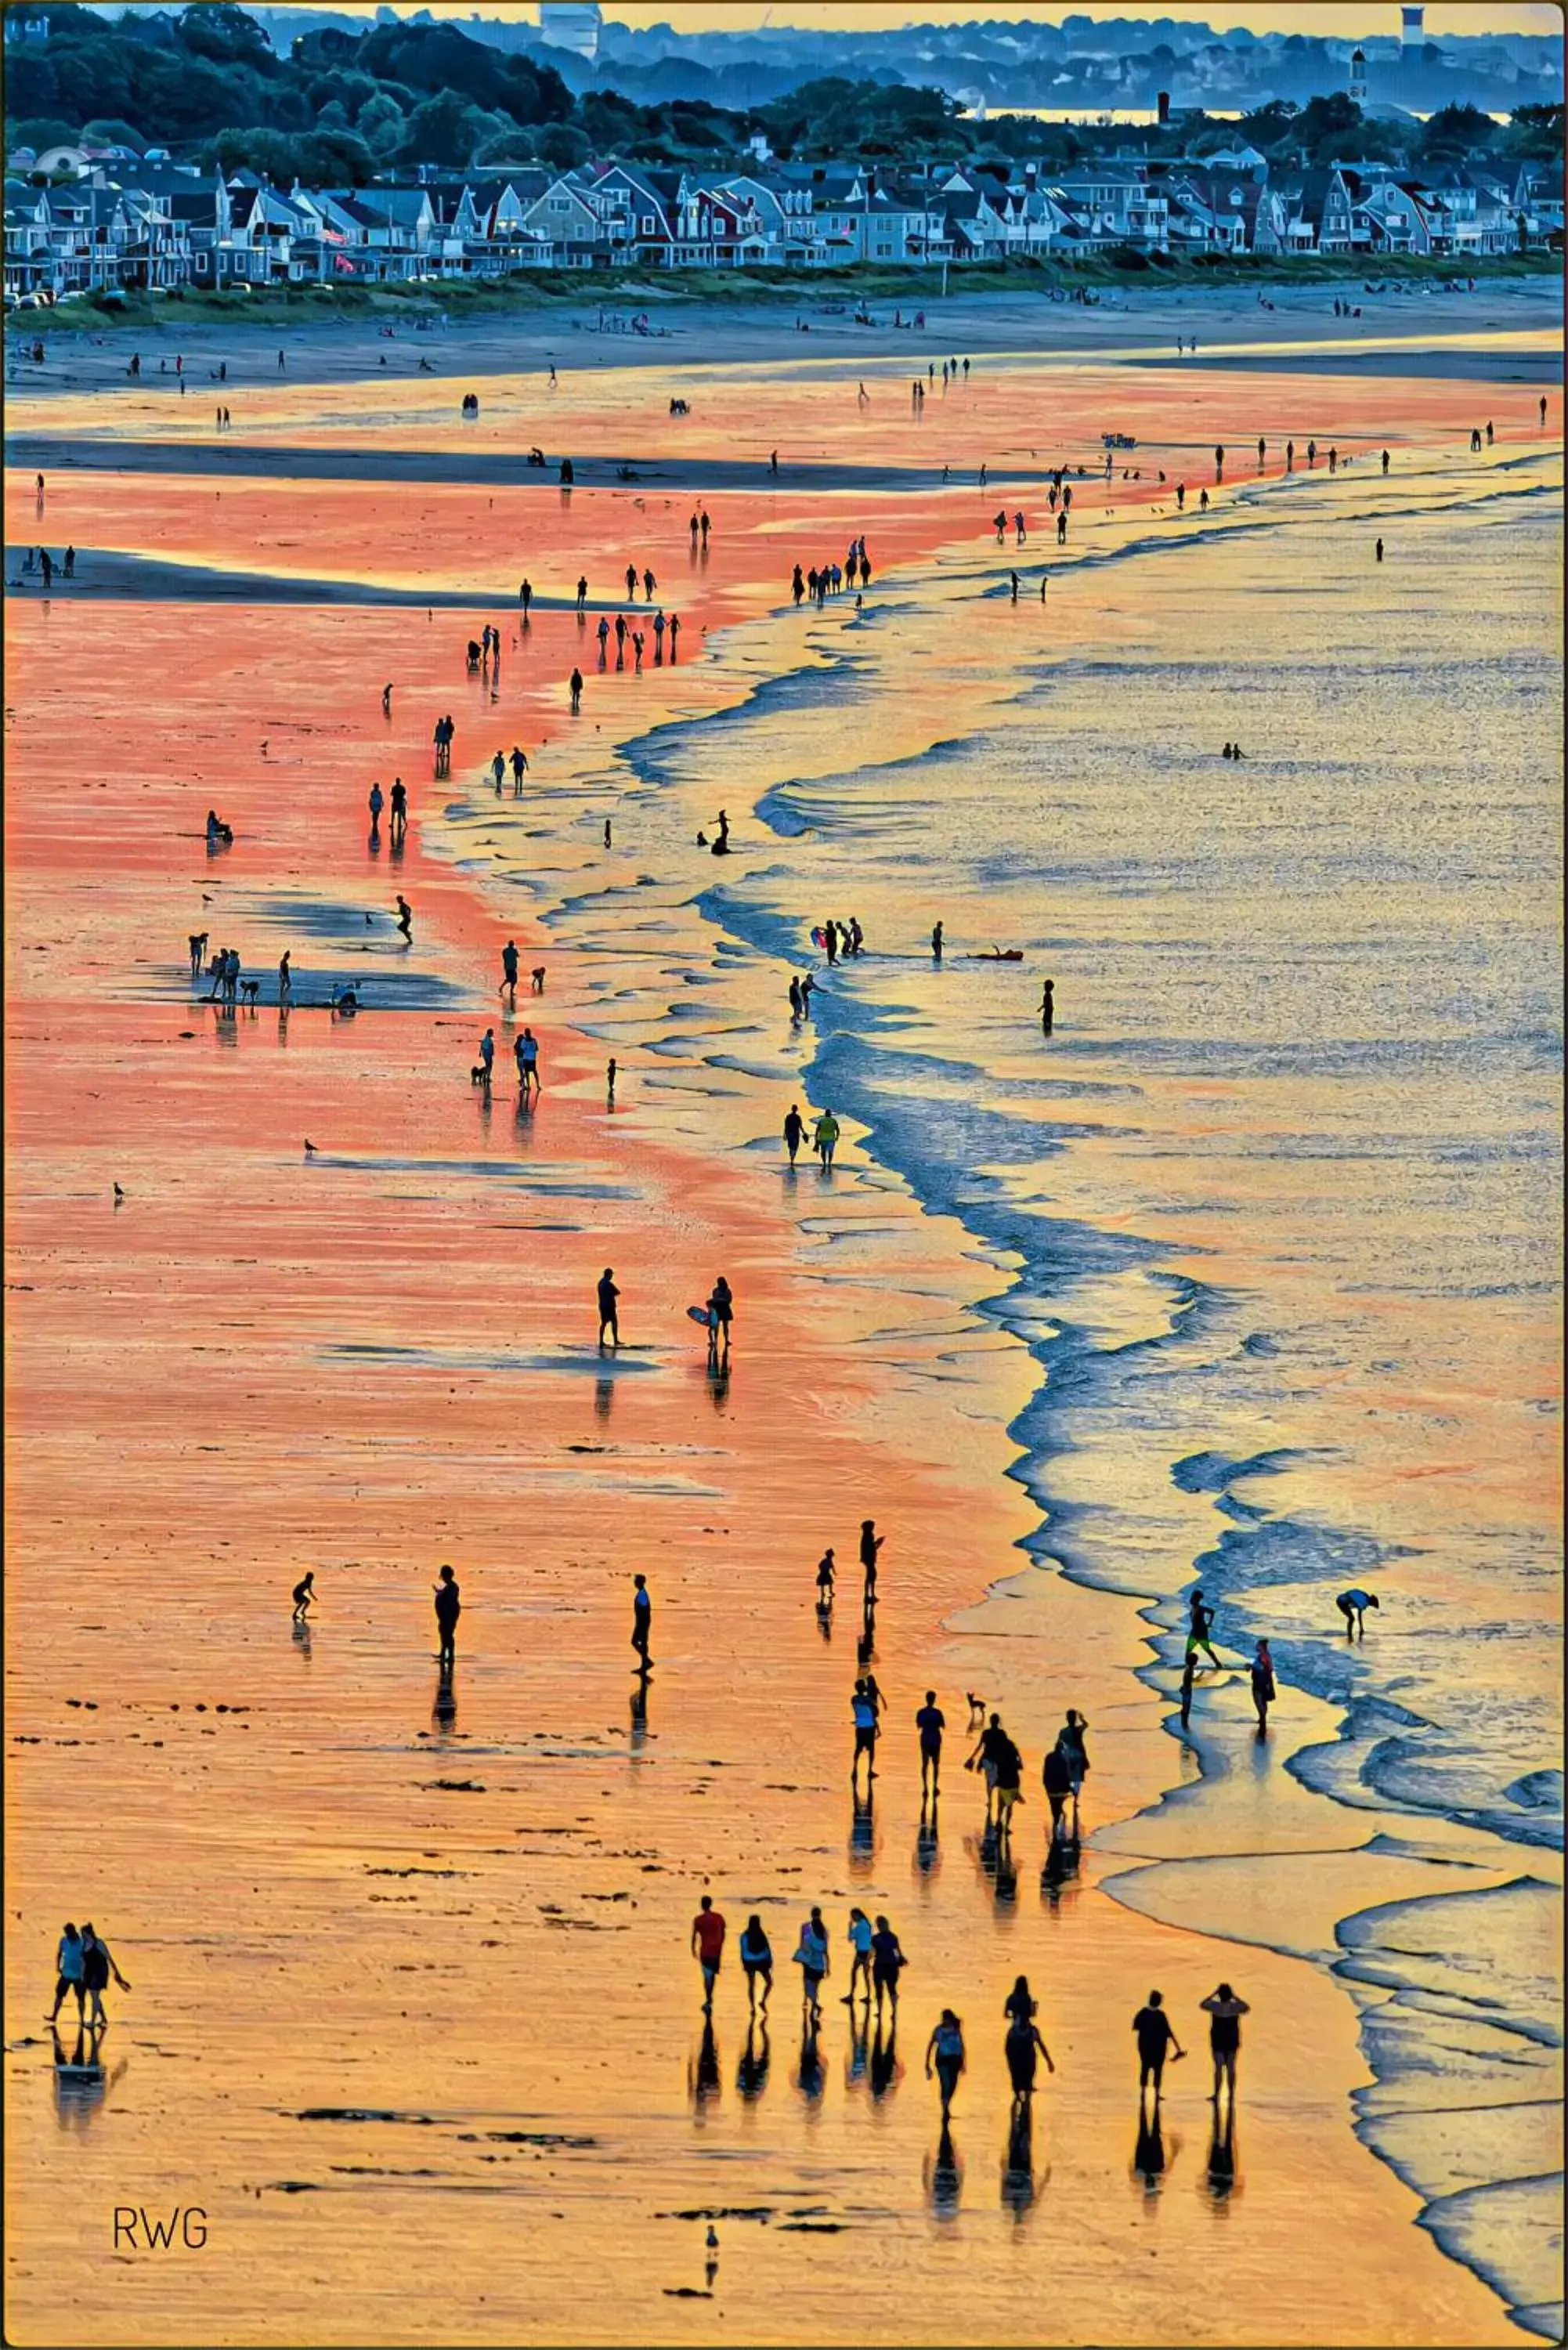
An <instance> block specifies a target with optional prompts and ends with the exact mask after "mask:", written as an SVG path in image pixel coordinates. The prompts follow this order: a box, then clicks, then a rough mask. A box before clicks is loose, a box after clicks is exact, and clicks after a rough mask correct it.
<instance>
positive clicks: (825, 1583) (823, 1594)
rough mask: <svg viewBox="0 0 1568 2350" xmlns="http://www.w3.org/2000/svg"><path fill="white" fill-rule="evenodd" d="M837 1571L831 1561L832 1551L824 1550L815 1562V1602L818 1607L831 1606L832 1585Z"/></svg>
mask: <svg viewBox="0 0 1568 2350" xmlns="http://www.w3.org/2000/svg"><path fill="white" fill-rule="evenodd" d="M837 1573H838V1570H837V1568H836V1566H835V1565H834V1563H833V1553H832V1551H831V1550H825V1551H824V1552H823V1554H822V1556H821V1557H820V1558H819V1559H818V1560H817V1562H816V1604H817V1606H818V1607H832V1605H833V1586H834V1583H835V1582H836V1578H837Z"/></svg>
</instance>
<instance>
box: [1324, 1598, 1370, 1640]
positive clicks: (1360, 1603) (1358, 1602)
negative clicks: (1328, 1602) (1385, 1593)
mask: <svg viewBox="0 0 1568 2350" xmlns="http://www.w3.org/2000/svg"><path fill="white" fill-rule="evenodd" d="M1376 1605H1377V1595H1376V1592H1373V1591H1362V1590H1359V1589H1357V1590H1355V1591H1342V1592H1341V1593H1340V1595H1339V1597H1338V1598H1337V1599H1336V1600H1335V1601H1334V1606H1335V1607H1337V1608H1338V1610H1339V1612H1340V1614H1341V1615H1342V1616H1343V1617H1344V1618H1345V1638H1346V1639H1347V1640H1354V1639H1355V1638H1361V1639H1365V1638H1366V1620H1365V1619H1366V1611H1367V1609H1368V1608H1369V1607H1376Z"/></svg>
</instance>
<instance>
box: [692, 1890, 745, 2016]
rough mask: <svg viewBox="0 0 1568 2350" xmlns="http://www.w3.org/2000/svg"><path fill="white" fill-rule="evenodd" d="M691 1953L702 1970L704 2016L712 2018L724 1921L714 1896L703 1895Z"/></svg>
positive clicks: (693, 1919)
mask: <svg viewBox="0 0 1568 2350" xmlns="http://www.w3.org/2000/svg"><path fill="white" fill-rule="evenodd" d="M691 1949H692V1953H693V1955H694V1956H695V1958H696V1960H697V1962H698V1964H699V1965H700V1966H701V1970H702V2012H703V2014H704V2015H711V2014H712V2012H713V1986H714V1984H715V1983H716V1982H717V1981H718V1980H719V1962H720V1960H722V1957H723V1955H724V1920H723V1918H722V1917H721V1915H720V1913H719V1911H718V1910H717V1909H715V1908H714V1907H713V1901H712V1897H711V1894H707V1893H704V1895H703V1896H702V1898H701V1901H700V1902H699V1904H698V1906H697V1915H696V1916H695V1918H692V1920H691ZM753 2003H754V2002H753Z"/></svg>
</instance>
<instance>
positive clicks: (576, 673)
mask: <svg viewBox="0 0 1568 2350" xmlns="http://www.w3.org/2000/svg"><path fill="white" fill-rule="evenodd" d="M599 625H600V627H601V628H602V627H603V625H604V624H603V622H602V621H601V622H600V624H599ZM604 657H605V654H604V640H603V639H602V638H601V639H600V640H599V660H600V661H601V662H602V661H603V660H604ZM567 684H568V685H569V687H570V689H571V695H572V716H573V717H574V718H577V717H580V716H581V714H582V708H583V672H582V671H581V670H580V669H574V670H573V671H572V674H571V676H570V678H569V679H568V680H567Z"/></svg>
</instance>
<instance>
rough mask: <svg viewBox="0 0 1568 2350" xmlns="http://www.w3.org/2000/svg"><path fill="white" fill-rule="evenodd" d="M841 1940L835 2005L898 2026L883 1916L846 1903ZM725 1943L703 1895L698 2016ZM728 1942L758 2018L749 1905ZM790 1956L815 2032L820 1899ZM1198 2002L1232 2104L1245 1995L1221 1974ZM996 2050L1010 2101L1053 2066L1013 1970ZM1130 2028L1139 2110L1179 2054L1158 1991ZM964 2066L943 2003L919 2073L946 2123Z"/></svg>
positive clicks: (894, 1960) (769, 1945)
mask: <svg viewBox="0 0 1568 2350" xmlns="http://www.w3.org/2000/svg"><path fill="white" fill-rule="evenodd" d="M843 1939H844V1943H845V1945H846V1948H847V1950H848V1955H849V1988H848V1990H847V1991H845V1992H843V1993H842V1994H841V1998H840V2003H841V2005H843V2006H845V2007H847V2008H848V2009H850V2010H851V2012H852V2017H853V2013H854V2011H856V2010H857V2008H858V2007H859V2006H860V2005H861V2003H862V2002H864V2005H865V2007H866V2009H867V2012H869V2011H870V2009H871V2008H872V2006H873V2004H874V2005H875V2009H876V2014H877V2025H878V2029H880V2025H881V2022H882V2017H883V2013H884V2010H886V2011H887V2012H888V2016H889V2019H890V2020H891V2022H892V2023H893V2025H894V2027H895V2028H896V2026H897V2018H898V1986H899V1981H900V1978H901V1977H902V1975H903V1973H904V1970H905V1969H906V1968H907V1967H908V1966H909V1956H908V1954H907V1952H906V1951H905V1950H904V1948H903V1945H902V1944H901V1942H900V1941H899V1939H898V1933H897V1931H896V1929H895V1928H894V1927H893V1925H892V1922H891V1920H890V1919H889V1918H888V1916H887V1915H886V1913H885V1912H882V1911H878V1912H877V1915H876V1917H875V1918H871V1917H868V1916H867V1913H866V1911H865V1910H864V1909H862V1908H859V1907H858V1905H856V1906H854V1907H852V1908H851V1909H850V1911H849V1915H848V1918H847V1921H846V1927H845V1931H844V1937H843ZM728 1942H729V1926H728V1923H727V1921H726V1919H725V1918H724V1914H723V1912H722V1910H721V1909H717V1908H715V1907H714V1905H713V1897H712V1895H711V1893H704V1894H703V1895H702V1896H701V1898H700V1900H699V1903H698V1908H697V1914H696V1916H695V1917H694V1918H692V1920H691V1955H692V1956H693V1958H694V1959H695V1960H696V1961H697V1965H698V1969H699V1971H700V1973H701V1983H702V2012H703V2014H704V2015H705V2016H711V2014H712V2012H713V2001H714V1996H715V1994H716V1992H717V1991H718V1987H719V1979H720V1975H721V1973H722V1969H723V1962H724V1952H725V1950H726V1948H727V1946H728ZM735 1950H736V1955H737V1956H738V1958H739V1960H740V1964H741V1975H742V1981H743V1982H744V1984H745V1987H746V2001H747V2012H748V2014H749V2015H750V2016H751V2017H752V2018H753V2019H756V2018H759V2017H762V2018H765V2017H766V2015H767V2012H768V2002H769V2001H770V2000H771V1998H772V1996H773V1989H774V1948H773V1942H772V1940H771V1939H770V1937H769V1934H768V1930H767V1928H766V1927H765V1926H764V1925H763V1920H762V1917H761V1914H760V1913H759V1912H758V1911H757V1910H754V1909H753V1911H752V1913H751V1915H750V1917H749V1918H747V1920H746V1922H745V1925H744V1926H743V1927H742V1929H741V1931H740V1933H739V1934H738V1935H737V1937H736V1938H735ZM791 1963H792V1965H794V1966H797V1967H798V1968H799V1969H800V1981H801V2016H802V2022H803V2026H804V2028H805V2032H806V2033H807V2034H808V2035H811V2036H815V2033H816V2032H817V2031H819V2030H820V2029H821V2026H822V2023H823V2021H824V2018H823V2007H822V1992H823V1985H824V1984H825V1983H826V1981H827V1979H828V1977H829V1975H830V1974H831V1972H832V1970H833V1958H832V1938H831V1934H830V1930H829V1928H828V1925H827V1922H826V1918H824V1916H823V1913H822V1909H821V1907H820V1905H815V1904H814V1905H813V1907H812V1909H811V1911H810V1914H809V1915H808V1916H807V1917H806V1918H805V1920H804V1921H803V1923H802V1925H801V1928H800V1931H799V1933H798V1935H797V1937H796V1939H795V1947H794V1951H793V1952H792V1954H791ZM1199 2012H1202V2013H1205V2014H1207V2015H1208V2017H1209V2045H1210V2055H1211V2057H1212V2059H1213V2064H1214V2087H1213V2092H1212V2095H1211V2096H1210V2104H1212V2105H1215V2106H1218V2105H1219V2104H1220V2102H1221V2098H1222V2096H1223V2097H1224V2098H1226V2099H1229V2100H1230V2101H1232V2102H1233V2101H1234V2097H1235V2092H1236V2064H1237V2059H1238V2057H1239V2055H1240V2053H1241V2018H1242V2016H1244V2015H1246V2014H1248V2013H1250V2012H1251V2011H1250V2009H1249V2006H1248V2002H1246V2001H1245V2000H1244V1999H1241V1998H1240V1997H1238V1995H1237V1993H1236V1992H1235V1991H1233V1990H1232V1988H1231V1985H1230V1984H1229V1983H1228V1982H1222V1983H1220V1985H1219V1986H1218V1987H1217V1989H1215V1990H1214V1991H1210V1994H1209V1996H1208V1997H1207V1998H1206V1999H1204V2000H1201V2001H1199ZM1039 2015H1040V2002H1039V2000H1038V1999H1037V1998H1036V1997H1035V1995H1034V1993H1033V1991H1032V1990H1031V1988H1030V1984H1029V1978H1028V1977H1027V1975H1022V1974H1021V1975H1020V1976H1019V1977H1018V1979H1017V1981H1015V1982H1014V1984H1013V1986H1012V1990H1011V1991H1009V1992H1008V1994H1007V1997H1006V1999H1005V2000H1004V2001H1003V2002H1002V2022H1003V2027H1004V2037H1003V2043H1002V2053H1003V2056H1004V2059H1005V2062H1006V2065H1007V2075H1008V2081H1009V2084H1010V2086H1011V2088H1012V2102H1013V2106H1014V2108H1015V2109H1016V2108H1017V2107H1018V2106H1021V2105H1023V2104H1026V2103H1027V2101H1028V2100H1029V2099H1030V2098H1031V2097H1033V2094H1034V2089H1035V2085H1036V2080H1037V2076H1038V2072H1039V2066H1040V2064H1041V2062H1042V2060H1044V2065H1045V2069H1046V2071H1047V2072H1048V2073H1051V2074H1054V2073H1055V2070H1056V2064H1055V2059H1054V2057H1053V2055H1052V2054H1051V2051H1050V2049H1049V2048H1048V2047H1047V2045H1046V2043H1045V2039H1044V2033H1042V2032H1041V2029H1040V2023H1039ZM1132 2030H1133V2034H1134V2038H1135V2041H1136V2043H1137V2063H1138V2101H1139V2109H1140V2113H1141V2112H1142V2110H1143V2108H1144V2106H1145V2105H1146V2103H1147V2101H1148V2100H1149V2099H1150V2098H1151V2097H1152V2099H1153V2102H1154V2103H1155V2104H1156V2105H1158V2101H1159V2098H1160V2096H1161V2095H1162V2091H1163V2084H1164V2075H1165V2067H1166V2064H1167V2062H1168V2060H1170V2059H1173V2058H1181V2057H1184V2056H1185V2055H1186V2054H1187V2052H1186V2050H1185V2049H1184V2048H1183V2047H1182V2045H1181V2043H1180V2042H1179V2039H1178V2038H1177V2035H1176V2030H1175V2026H1174V2025H1173V2024H1172V2022H1171V2020H1170V2017H1169V2014H1168V2012H1167V2009H1166V2006H1165V2001H1164V1996H1163V1994H1162V1993H1161V1992H1160V1991H1150V1992H1149V1994H1148V1998H1147V2002H1145V2004H1144V2005H1143V2006H1142V2007H1141V2008H1139V2010H1138V2011H1137V2014H1136V2015H1135V2016H1134V2017H1133V2020H1132ZM968 2066H969V2055H968V2050H967V2048H966V2045H965V2042H964V2031H963V2022H962V2019H961V2016H960V2015H959V2014H958V2013H957V2012H956V2010H954V2009H953V2008H950V2007H944V2008H943V2009H942V2010H941V2012H940V2016H939V2017H938V2020H937V2022H936V2023H935V2024H934V2025H933V2027H932V2030H931V2033H930V2037H929V2040H928V2041H927V2043H926V2052H925V2071H926V2078H927V2079H928V2080H930V2079H932V2078H933V2077H934V2078H935V2080H936V2083H937V2087H938V2094H939V2095H940V2099H941V2113H942V2119H943V2121H944V2123H945V2122H946V2121H947V2119H948V2117H949V2115H950V2112H951V2110H952V2103H953V2099H954V2097H955V2095H957V2093H958V2085H959V2082H960V2081H961V2078H962V2076H963V2074H965V2072H966V2071H967V2070H968Z"/></svg>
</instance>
